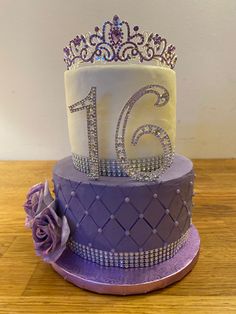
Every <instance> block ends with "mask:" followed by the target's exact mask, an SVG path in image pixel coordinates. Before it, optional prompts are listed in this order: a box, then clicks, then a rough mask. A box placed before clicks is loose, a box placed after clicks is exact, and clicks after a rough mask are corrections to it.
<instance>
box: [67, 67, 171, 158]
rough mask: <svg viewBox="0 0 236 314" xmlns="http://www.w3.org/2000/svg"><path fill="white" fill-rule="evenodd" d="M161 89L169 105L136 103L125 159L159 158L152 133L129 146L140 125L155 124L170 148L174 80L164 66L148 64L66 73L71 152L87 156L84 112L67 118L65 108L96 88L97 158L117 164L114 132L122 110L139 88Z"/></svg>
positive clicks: (150, 100)
mask: <svg viewBox="0 0 236 314" xmlns="http://www.w3.org/2000/svg"><path fill="white" fill-rule="evenodd" d="M154 84H156V85H160V86H162V87H164V88H165V89H167V91H168V93H169V100H168V102H167V104H166V105H164V106H161V107H159V106H154V103H155V102H156V96H155V95H154V94H146V95H144V96H142V97H141V98H140V99H139V100H138V101H137V103H135V105H134V107H133V109H132V110H131V113H130V115H129V120H128V123H127V128H126V133H125V134H126V137H125V143H126V153H127V157H128V158H129V159H133V158H143V157H151V156H156V155H159V154H161V153H162V148H161V145H160V143H159V141H158V139H157V138H156V137H155V136H153V135H152V134H146V135H144V136H142V137H141V138H140V140H139V142H138V144H137V145H135V146H134V145H132V144H131V138H132V135H133V133H134V132H135V130H136V129H137V128H138V127H140V126H142V125H145V124H153V125H158V126H160V127H161V128H163V129H164V130H165V131H166V132H167V133H168V135H169V137H170V139H171V142H172V146H173V148H174V147H175V134H176V76H175V72H174V71H173V70H171V69H169V68H167V67H161V66H152V65H142V64H140V65H137V64H125V65H123V64H122V65H91V66H84V67H80V68H78V69H76V70H69V71H66V72H65V94H66V105H67V116H68V127H69V137H70V143H71V150H72V153H75V154H78V155H80V156H84V157H88V156H89V152H88V134H87V120H86V119H87V118H86V110H81V111H77V112H73V113H71V112H70V110H69V106H70V105H73V104H74V103H76V102H78V101H80V100H82V99H84V98H85V97H86V96H87V95H88V94H89V92H90V90H91V87H96V110H97V132H98V147H99V158H100V159H116V151H115V132H116V128H117V123H118V119H119V116H120V113H121V110H122V108H123V107H124V106H125V104H126V103H127V102H128V100H129V99H130V98H131V97H132V95H134V94H135V93H136V92H137V91H138V90H139V89H140V88H143V87H145V86H147V85H154Z"/></svg>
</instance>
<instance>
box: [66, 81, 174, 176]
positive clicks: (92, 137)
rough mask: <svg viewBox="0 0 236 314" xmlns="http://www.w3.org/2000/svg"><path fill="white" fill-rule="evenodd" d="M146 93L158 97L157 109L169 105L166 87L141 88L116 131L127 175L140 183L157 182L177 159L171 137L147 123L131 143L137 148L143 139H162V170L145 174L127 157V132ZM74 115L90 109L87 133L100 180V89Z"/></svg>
mask: <svg viewBox="0 0 236 314" xmlns="http://www.w3.org/2000/svg"><path fill="white" fill-rule="evenodd" d="M146 94H154V95H156V97H157V100H156V102H155V104H154V106H157V107H161V106H164V105H166V104H167V103H168V101H169V93H168V91H167V89H166V88H164V87H162V86H160V85H147V86H145V87H143V88H141V89H139V90H138V91H137V92H136V93H135V94H134V95H133V96H132V97H131V98H130V99H129V100H128V102H127V103H126V104H125V106H124V107H123V109H122V111H121V113H120V116H119V119H118V122H117V128H116V136H115V148H116V154H117V158H118V162H119V163H120V165H121V167H122V169H123V170H124V172H125V173H126V174H127V175H128V176H130V177H131V178H133V179H135V180H138V181H154V180H157V179H158V178H159V176H160V175H161V174H163V173H164V172H165V171H166V169H167V168H168V167H169V166H170V165H171V163H172V160H173V149H172V145H171V141H170V138H169V135H168V134H167V133H166V131H165V130H164V129H162V128H161V127H159V126H157V125H153V124H145V125H142V126H140V127H139V128H138V129H137V130H136V131H135V132H134V134H133V136H132V140H131V144H132V145H137V144H138V141H139V139H140V137H141V136H143V135H145V134H153V135H154V136H155V137H156V138H158V139H159V141H160V143H161V146H162V149H163V163H162V165H161V166H160V167H158V169H156V170H153V171H150V172H146V171H141V169H140V167H135V166H134V164H133V163H131V162H130V160H129V159H128V158H127V154H126V149H125V140H124V139H125V130H126V126H127V122H128V119H129V116H130V113H131V110H132V108H133V106H134V105H135V103H136V102H137V101H138V100H139V99H140V98H141V97H143V96H144V95H146ZM69 110H70V112H71V113H74V112H77V111H81V110H86V112H87V131H88V146H89V173H88V176H89V177H91V178H92V179H98V178H99V153H98V134H97V133H98V132H97V115H96V87H92V88H91V90H90V92H89V94H88V95H87V96H86V97H85V98H84V99H82V100H80V101H78V102H76V103H74V104H73V105H70V106H69Z"/></svg>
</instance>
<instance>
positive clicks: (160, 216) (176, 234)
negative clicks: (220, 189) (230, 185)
mask: <svg viewBox="0 0 236 314" xmlns="http://www.w3.org/2000/svg"><path fill="white" fill-rule="evenodd" d="M53 179H54V190H55V194H56V200H57V204H58V209H59V212H60V214H61V215H66V217H67V220H68V222H69V226H70V230H71V238H70V241H69V244H68V245H69V247H70V249H71V250H72V251H73V252H74V253H76V254H77V255H79V256H81V257H82V258H84V259H87V260H90V261H92V262H95V263H98V264H100V265H105V266H118V267H125V268H130V267H147V266H152V265H155V264H158V263H160V262H163V261H165V260H168V259H169V258H171V257H173V256H174V255H175V254H176V253H177V251H178V250H179V249H180V248H181V247H182V246H183V245H184V243H185V242H186V240H187V239H188V234H189V228H190V226H191V211H192V195H193V182H194V173H193V166H192V162H191V161H190V160H189V159H187V158H185V157H183V156H180V155H176V157H175V159H174V162H173V164H172V166H171V167H170V168H169V169H168V170H167V171H166V173H165V174H164V175H163V176H162V178H161V180H160V182H136V181H132V180H131V179H130V178H128V177H101V178H100V179H99V180H98V181H90V180H89V179H88V178H87V176H86V175H85V174H84V173H81V172H79V171H78V170H76V169H75V168H74V166H73V162H72V159H71V157H68V158H65V159H63V160H60V161H59V162H58V163H57V164H56V166H55V168H54V173H53Z"/></svg>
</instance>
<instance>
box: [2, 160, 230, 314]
mask: <svg viewBox="0 0 236 314" xmlns="http://www.w3.org/2000/svg"><path fill="white" fill-rule="evenodd" d="M54 163H55V162H53V161H12V162H0V313H1V314H2V313H4V314H5V313H32V314H38V313H49V314H51V313H57V314H58V313H102V314H106V313H109V314H110V313H114V314H116V313H126V314H130V313H132V314H133V313H135V314H141V313H142V314H144V313H145V314H153V313H181V314H183V313H236V228H235V226H236V160H195V161H194V165H195V171H196V174H197V178H196V185H195V191H196V196H195V199H194V203H195V207H194V209H193V222H194V224H195V226H196V227H197V228H198V230H199V232H200V236H201V252H200V257H199V261H198V263H197V265H196V266H195V268H194V269H193V271H192V272H191V273H190V274H189V275H188V276H187V277H185V278H184V279H183V280H182V281H181V282H178V283H176V284H174V285H172V286H170V287H168V288H166V289H164V290H160V291H156V292H152V293H150V294H147V295H140V296H126V297H121V296H105V295H98V294H95V293H91V292H87V291H84V290H81V289H79V288H77V287H75V286H73V285H72V284H70V283H68V282H66V281H64V280H63V279H62V278H61V277H60V276H59V275H58V274H57V273H55V272H54V271H53V269H52V268H51V267H50V265H48V264H45V263H43V262H42V261H41V260H40V259H39V258H38V257H37V256H35V254H34V249H33V245H32V239H31V233H30V231H29V230H28V229H25V227H24V220H25V214H24V211H23V208H22V204H23V203H24V199H25V195H26V192H27V190H28V188H29V187H30V186H31V185H33V184H35V183H37V182H40V181H43V180H45V179H49V180H50V178H51V176H52V167H53V165H54ZM51 187H52V184H51Z"/></svg>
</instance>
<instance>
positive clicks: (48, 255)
mask: <svg viewBox="0 0 236 314" xmlns="http://www.w3.org/2000/svg"><path fill="white" fill-rule="evenodd" d="M69 234H70V229H69V225H68V222H67V219H66V217H65V216H63V217H62V218H60V217H59V216H58V215H57V214H56V211H55V201H54V202H52V203H51V204H50V206H48V207H46V208H45V209H44V210H43V211H41V212H40V213H39V214H38V215H37V216H36V218H35V219H34V222H33V226H32V236H33V240H34V245H35V250H36V254H37V255H39V256H41V257H42V258H43V260H44V261H45V262H48V263H52V262H55V261H56V260H57V259H58V258H59V257H60V256H61V254H62V253H63V251H64V250H65V248H66V242H67V240H68V238H69Z"/></svg>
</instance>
